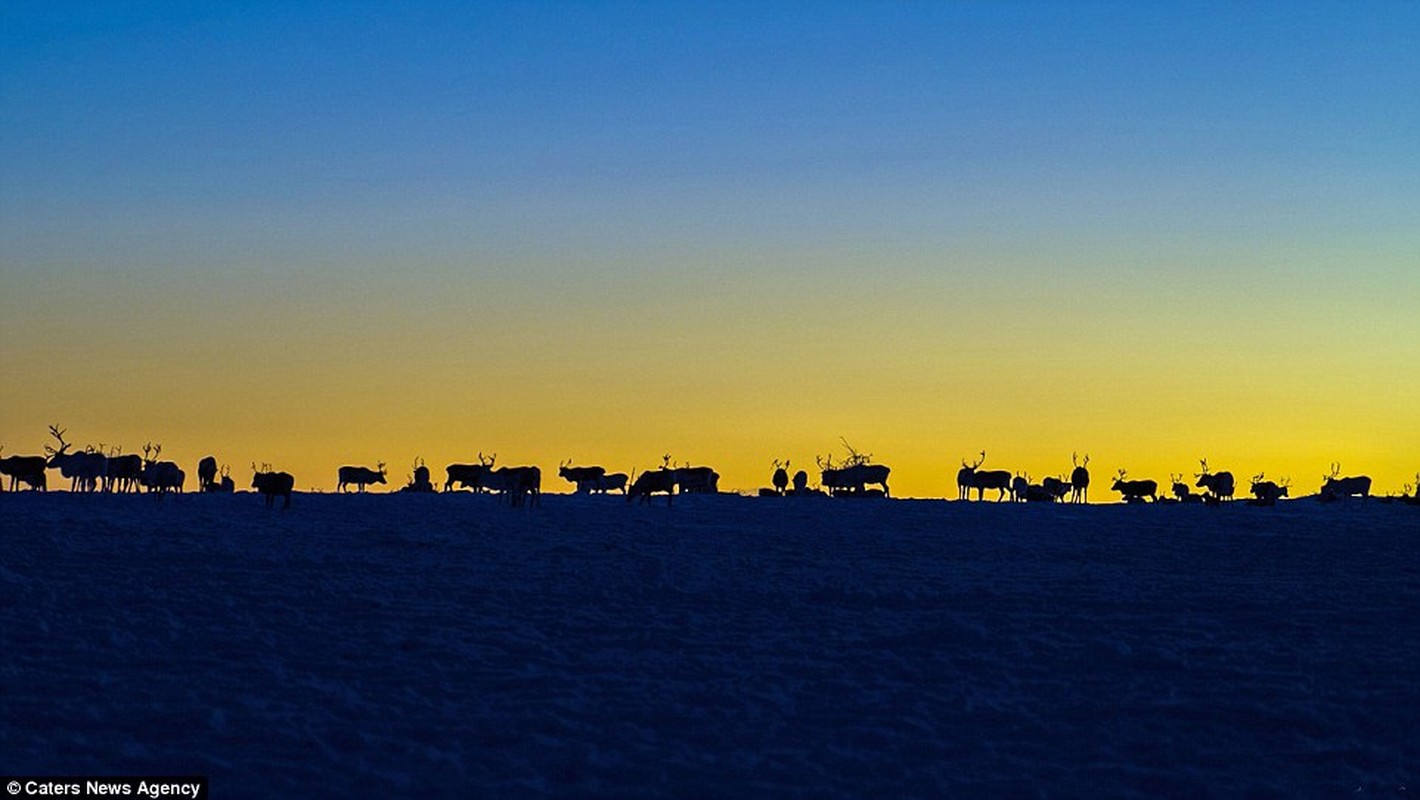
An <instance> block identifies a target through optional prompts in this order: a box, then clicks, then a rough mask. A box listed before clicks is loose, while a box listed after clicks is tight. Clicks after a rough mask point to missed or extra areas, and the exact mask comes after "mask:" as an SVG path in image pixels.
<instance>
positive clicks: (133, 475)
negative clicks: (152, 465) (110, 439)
mask: <svg viewBox="0 0 1420 800" xmlns="http://www.w3.org/2000/svg"><path fill="white" fill-rule="evenodd" d="M142 480H143V459H142V458H139V457H138V454H137V453H130V454H129V455H123V448H121V447H114V449H113V452H111V453H109V456H108V470H107V472H106V473H105V474H104V491H106V492H108V491H118V492H136V491H138V487H139V484H140V483H141V482H142Z"/></svg>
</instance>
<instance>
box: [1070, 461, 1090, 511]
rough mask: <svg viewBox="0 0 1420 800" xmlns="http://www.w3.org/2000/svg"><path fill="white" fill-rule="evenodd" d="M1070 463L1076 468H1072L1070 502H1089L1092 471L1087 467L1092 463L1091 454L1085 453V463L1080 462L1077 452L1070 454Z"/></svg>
mask: <svg viewBox="0 0 1420 800" xmlns="http://www.w3.org/2000/svg"><path fill="white" fill-rule="evenodd" d="M1070 463H1071V464H1072V465H1074V467H1075V468H1074V469H1072V470H1070V502H1072V503H1087V502H1089V496H1090V471H1089V470H1088V469H1086V468H1087V467H1088V466H1089V465H1090V454H1089V453H1086V454H1085V463H1083V464H1081V463H1079V462H1078V461H1077V460H1076V458H1075V454H1074V453H1071V454H1070Z"/></svg>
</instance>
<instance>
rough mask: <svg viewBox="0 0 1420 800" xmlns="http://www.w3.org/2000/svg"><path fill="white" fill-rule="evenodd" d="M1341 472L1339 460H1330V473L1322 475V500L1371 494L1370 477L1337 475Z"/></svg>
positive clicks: (1328, 500) (1327, 500) (1368, 495)
mask: <svg viewBox="0 0 1420 800" xmlns="http://www.w3.org/2000/svg"><path fill="white" fill-rule="evenodd" d="M1340 474H1341V462H1339V461H1333V462H1331V474H1330V475H1323V476H1322V480H1323V481H1325V482H1324V483H1323V484H1322V486H1321V500H1322V502H1331V501H1332V500H1340V499H1341V498H1343V497H1350V496H1352V495H1357V494H1359V495H1360V496H1362V497H1370V496H1371V478H1370V476H1369V475H1357V476H1355V477H1350V478H1340V477H1337V476H1339V475H1340Z"/></svg>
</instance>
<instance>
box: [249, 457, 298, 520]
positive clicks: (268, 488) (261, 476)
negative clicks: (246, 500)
mask: <svg viewBox="0 0 1420 800" xmlns="http://www.w3.org/2000/svg"><path fill="white" fill-rule="evenodd" d="M262 467H263V469H257V468H256V464H255V463H253V464H252V465H251V469H252V472H253V473H254V474H253V475H252V476H251V487H252V488H253V489H255V490H257V491H258V492H261V494H262V496H263V497H265V498H266V507H267V508H271V507H273V506H274V505H276V498H277V497H284V498H286V502H285V503H283V504H282V506H281V509H282V510H283V511H284V510H285V509H288V508H290V507H291V490H292V489H294V488H296V479H295V477H293V476H292V475H291V473H289V472H275V471H273V470H272V468H271V465H270V464H263V465H262Z"/></svg>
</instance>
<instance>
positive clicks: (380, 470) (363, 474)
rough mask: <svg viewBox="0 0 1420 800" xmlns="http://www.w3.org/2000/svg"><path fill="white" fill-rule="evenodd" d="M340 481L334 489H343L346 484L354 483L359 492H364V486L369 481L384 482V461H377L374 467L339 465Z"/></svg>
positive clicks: (369, 482)
mask: <svg viewBox="0 0 1420 800" xmlns="http://www.w3.org/2000/svg"><path fill="white" fill-rule="evenodd" d="M339 477H340V482H339V483H337V484H336V487H335V488H336V491H340V492H343V491H345V486H346V485H347V484H351V483H353V484H355V486H356V487H357V488H358V490H359V491H360V493H361V494H363V493H364V492H365V486H366V485H367V484H371V483H384V482H385V462H383V461H381V462H379V463H378V464H377V465H376V467H375V469H370V468H368V467H341V468H340V470H339Z"/></svg>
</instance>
